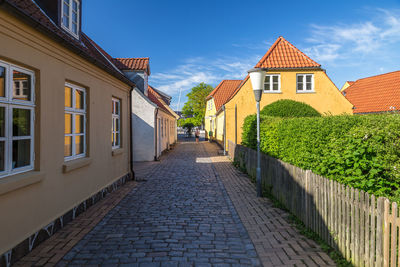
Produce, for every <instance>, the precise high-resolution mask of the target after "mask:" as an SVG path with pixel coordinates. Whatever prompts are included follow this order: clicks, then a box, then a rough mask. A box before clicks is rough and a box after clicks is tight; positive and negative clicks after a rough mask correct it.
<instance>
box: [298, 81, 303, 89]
mask: <svg viewBox="0 0 400 267" xmlns="http://www.w3.org/2000/svg"><path fill="white" fill-rule="evenodd" d="M297 90H299V91H302V90H303V83H297Z"/></svg>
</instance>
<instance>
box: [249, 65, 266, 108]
mask: <svg viewBox="0 0 400 267" xmlns="http://www.w3.org/2000/svg"><path fill="white" fill-rule="evenodd" d="M248 73H249V75H250V81H251V86H252V87H253V91H254V97H255V99H256V102H259V101H260V100H261V95H262V90H263V88H264V80H265V73H266V70H265V69H262V68H254V69H251V70H249V71H248Z"/></svg>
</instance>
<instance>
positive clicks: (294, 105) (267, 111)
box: [260, 99, 321, 118]
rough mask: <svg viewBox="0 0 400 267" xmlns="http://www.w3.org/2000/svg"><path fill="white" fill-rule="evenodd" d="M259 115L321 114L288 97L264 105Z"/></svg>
mask: <svg viewBox="0 0 400 267" xmlns="http://www.w3.org/2000/svg"><path fill="white" fill-rule="evenodd" d="M260 114H261V115H264V116H271V117H281V118H298V117H320V116H321V114H320V113H319V112H318V111H316V110H315V109H314V108H313V107H311V106H310V105H307V104H306V103H303V102H297V101H294V100H290V99H281V100H278V101H275V102H273V103H271V104H269V105H267V106H265V107H264V108H263V109H262V110H261V112H260Z"/></svg>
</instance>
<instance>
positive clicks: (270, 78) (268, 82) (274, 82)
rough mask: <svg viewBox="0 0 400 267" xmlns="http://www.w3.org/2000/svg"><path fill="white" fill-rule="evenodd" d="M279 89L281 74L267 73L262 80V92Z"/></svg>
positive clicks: (277, 90)
mask: <svg viewBox="0 0 400 267" xmlns="http://www.w3.org/2000/svg"><path fill="white" fill-rule="evenodd" d="M280 91H281V75H280V74H267V75H265V80H264V93H271V92H280Z"/></svg>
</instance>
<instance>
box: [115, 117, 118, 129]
mask: <svg viewBox="0 0 400 267" xmlns="http://www.w3.org/2000/svg"><path fill="white" fill-rule="evenodd" d="M115 129H116V131H119V119H115Z"/></svg>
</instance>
